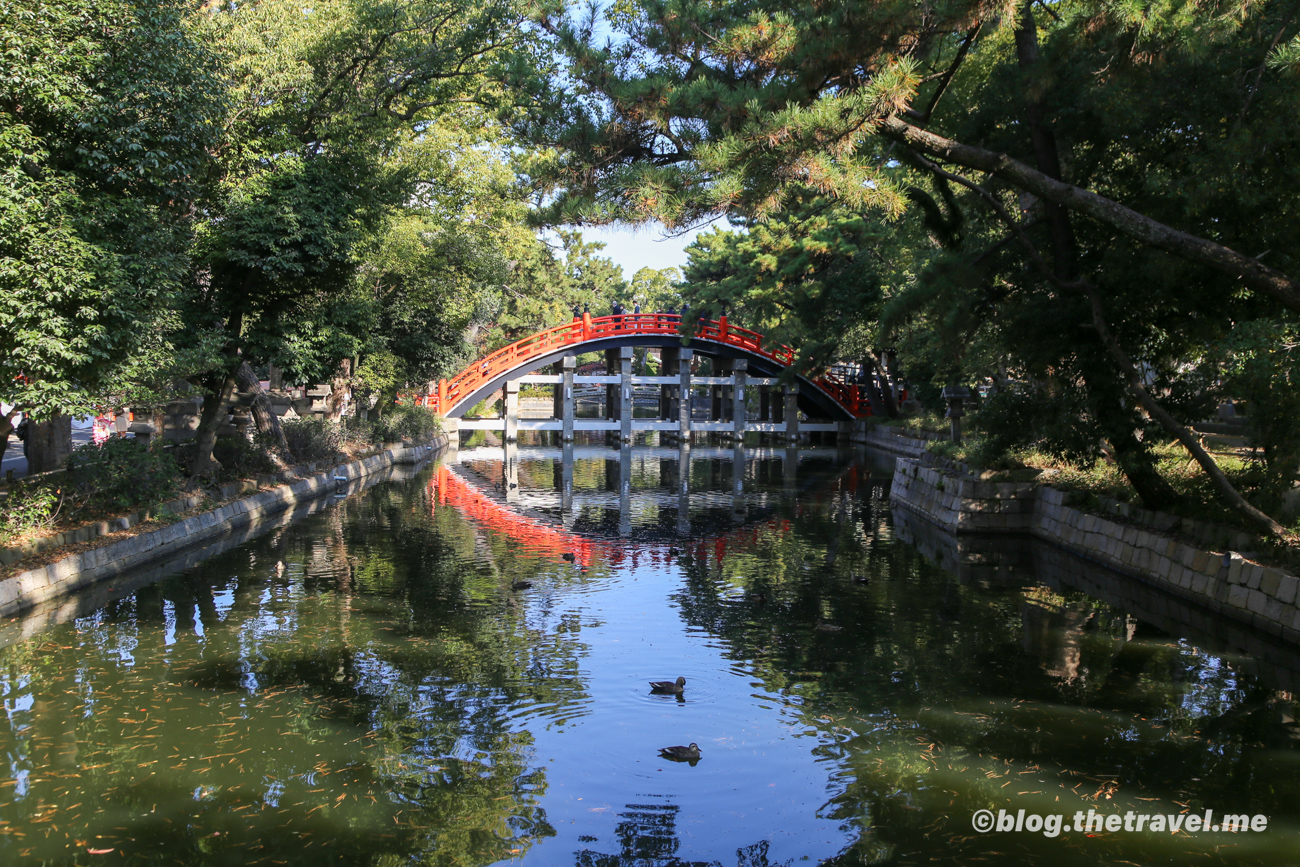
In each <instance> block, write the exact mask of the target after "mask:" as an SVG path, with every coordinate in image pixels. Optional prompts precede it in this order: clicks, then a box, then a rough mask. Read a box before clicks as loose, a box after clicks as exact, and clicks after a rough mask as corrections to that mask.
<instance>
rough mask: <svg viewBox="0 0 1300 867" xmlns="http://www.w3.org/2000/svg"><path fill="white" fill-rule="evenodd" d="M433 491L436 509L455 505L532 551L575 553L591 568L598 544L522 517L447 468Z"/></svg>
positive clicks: (441, 469)
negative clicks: (593, 552) (593, 553)
mask: <svg viewBox="0 0 1300 867" xmlns="http://www.w3.org/2000/svg"><path fill="white" fill-rule="evenodd" d="M429 492H430V494H432V500H433V508H434V510H435V511H436V510H437V508H438V506H440V505H444V506H451V507H452V508H454V509H456V510H457V511H458V512H460V513H461V514H463V515H465V516H467V517H469V518H473V519H474V520H475V521H477V522H478V523H480V524H482V525H483V526H485V527H488V528H489V529H492V530H495V531H497V532H499V533H504V534H505V535H507V536H509V537H510V538H511V539H514V540H515V541H517V542H519V543H521V544H522V545H523V546H524V547H525V548H528V549H530V550H532V551H541V552H544V553H550V554H554V555H555V559H557V560H558V559H560V555H562V554H565V553H571V554H573V555H574V560H575V562H577V563H578V564H580V565H582V566H590V565H591V554H592V551H593V550H594V548H595V545H593V543H592V542H591V541H590V540H589V539H585V538H583V537H582V536H578V535H575V534H573V533H569V532H567V531H565V530H559V529H556V528H554V527H548V526H547V525H545V524H543V523H542V522H540V521H535V520H533V519H532V518H528V517H526V516H524V515H521V514H519V513H518V512H516V511H514V510H513V509H511V508H509V507H507V506H506V505H504V504H503V503H499V502H497V501H496V500H494V499H492V498H491V497H489V496H487V495H486V494H483V493H481V492H480V491H478V490H476V489H475V488H474V487H473V486H472V485H471V484H469V482H467V481H465V480H464V479H463V478H461V477H460V476H459V475H457V474H456V473H453V472H452V471H451V470H449V469H448V468H447V467H446V465H442V466H439V467H438V469H437V471H435V472H434V474H433V478H432V479H430V480H429Z"/></svg>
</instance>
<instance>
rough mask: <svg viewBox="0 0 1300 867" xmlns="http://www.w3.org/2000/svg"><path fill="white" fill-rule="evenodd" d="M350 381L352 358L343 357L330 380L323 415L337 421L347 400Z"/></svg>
mask: <svg viewBox="0 0 1300 867" xmlns="http://www.w3.org/2000/svg"><path fill="white" fill-rule="evenodd" d="M351 382H352V359H350V358H345V359H343V360H342V361H340V362H339V366H338V367H337V368H336V369H335V371H334V377H333V378H332V379H331V380H330V396H329V400H328V402H327V403H326V406H327V409H326V411H325V417H326V418H327V419H329V420H330V421H338V420H339V417H340V416H342V415H343V406H344V404H345V403H346V402H347V401H346V398H347V393H348V385H349V384H350V383H351Z"/></svg>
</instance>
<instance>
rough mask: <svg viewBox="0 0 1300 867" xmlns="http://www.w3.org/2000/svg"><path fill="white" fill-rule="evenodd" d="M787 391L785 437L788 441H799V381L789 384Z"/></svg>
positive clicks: (786, 387) (785, 388)
mask: <svg viewBox="0 0 1300 867" xmlns="http://www.w3.org/2000/svg"><path fill="white" fill-rule="evenodd" d="M782 390H783V391H784V392H785V439H786V442H791V443H793V442H798V441H799V383H797V382H796V383H793V384H792V385H787V386H785V387H784V389H782Z"/></svg>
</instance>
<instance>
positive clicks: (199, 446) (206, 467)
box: [188, 368, 238, 489]
mask: <svg viewBox="0 0 1300 867" xmlns="http://www.w3.org/2000/svg"><path fill="white" fill-rule="evenodd" d="M235 370H238V368H235V369H234V370H230V371H227V372H226V373H223V374H218V376H220V378H219V379H214V380H213V382H214V383H215V387H214V388H212V389H210V390H209V391H208V393H207V394H205V395H204V396H203V414H202V415H201V416H199V432H198V441H197V443H196V448H195V452H194V463H193V464H191V465H190V481H189V485H188V487H189V488H191V489H193V488H197V487H198V486H199V481H200V478H201V477H202V476H203V475H204V474H205V473H207V472H209V471H210V470H214V469H215V468H216V467H217V466H218V463H217V461H216V459H215V458H213V457H212V449H213V448H214V447H215V446H216V444H217V429H218V427H219V426H220V425H221V420H222V419H223V418H225V416H226V409H227V407H229V406H230V398H231V397H233V396H234V394H235V382H236V379H235Z"/></svg>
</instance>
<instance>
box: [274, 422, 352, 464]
mask: <svg viewBox="0 0 1300 867" xmlns="http://www.w3.org/2000/svg"><path fill="white" fill-rule="evenodd" d="M280 427H281V429H283V430H284V438H285V441H286V442H288V444H289V451H290V452H291V453H292V454H291V457H292V458H293V460H294V461H296V462H304V461H319V460H323V459H325V458H329V457H333V456H334V455H336V454H338V453H339V452H340V451H342V450H343V443H344V435H343V427H342V426H341V425H338V424H335V423H334V422H328V421H325V420H324V419H319V418H298V419H293V420H291V421H283V420H282V421H281V422H280Z"/></svg>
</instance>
